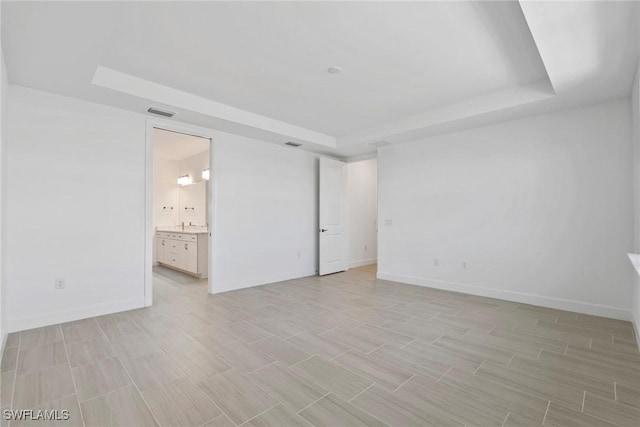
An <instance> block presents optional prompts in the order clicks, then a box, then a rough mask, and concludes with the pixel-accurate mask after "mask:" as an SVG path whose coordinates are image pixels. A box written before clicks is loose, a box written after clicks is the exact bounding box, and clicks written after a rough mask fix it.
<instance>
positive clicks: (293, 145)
mask: <svg viewBox="0 0 640 427" xmlns="http://www.w3.org/2000/svg"><path fill="white" fill-rule="evenodd" d="M284 145H288V146H290V147H300V146H301V145H302V144H299V143H297V142H293V141H288V142H285V143H284Z"/></svg>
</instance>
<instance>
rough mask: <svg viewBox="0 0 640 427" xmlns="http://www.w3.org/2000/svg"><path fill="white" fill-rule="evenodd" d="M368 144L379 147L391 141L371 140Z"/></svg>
mask: <svg viewBox="0 0 640 427" xmlns="http://www.w3.org/2000/svg"><path fill="white" fill-rule="evenodd" d="M370 145H371V146H373V147H376V148H380V147H386V146H387V145H391V143H390V142H387V141H376V142H372V143H371V144H370Z"/></svg>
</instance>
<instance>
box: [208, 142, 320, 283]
mask: <svg viewBox="0 0 640 427" xmlns="http://www.w3.org/2000/svg"><path fill="white" fill-rule="evenodd" d="M213 158H214V163H213V167H212V173H213V175H212V184H213V185H214V194H216V195H217V197H216V207H215V208H214V224H213V227H212V232H213V236H212V239H213V240H212V245H213V248H212V252H213V261H212V272H211V274H212V278H213V286H214V292H223V291H228V290H232V289H239V288H245V287H248V286H254V285H258V284H263V283H270V282H277V281H281V280H287V279H292V278H296V277H302V276H309V275H313V274H315V272H316V268H317V257H318V255H317V248H318V244H317V234H318V233H317V223H318V221H317V211H318V209H317V199H318V192H317V191H318V178H317V177H318V171H317V163H318V160H317V156H316V155H314V154H312V153H308V152H306V151H301V150H297V149H293V148H290V147H279V146H275V145H270V144H265V143H263V142H260V141H257V140H254V139H250V138H244V137H240V136H237V135H231V134H227V133H222V132H220V133H219V134H218V136H214V138H213Z"/></svg>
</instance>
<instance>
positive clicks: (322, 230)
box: [320, 228, 329, 233]
mask: <svg viewBox="0 0 640 427" xmlns="http://www.w3.org/2000/svg"><path fill="white" fill-rule="evenodd" d="M325 231H329V230H327V229H326V228H321V229H320V232H321V233H324V232H325Z"/></svg>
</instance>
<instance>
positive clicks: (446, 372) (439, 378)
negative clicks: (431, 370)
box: [436, 365, 482, 383]
mask: <svg viewBox="0 0 640 427" xmlns="http://www.w3.org/2000/svg"><path fill="white" fill-rule="evenodd" d="M480 366H482V365H480ZM480 366H478V369H479V368H480ZM452 369H453V366H449V369H447V370H446V371H445V372H444V374H442V375H440V376H439V377H438V379H437V380H436V383H439V382H440V380H441V379H443V378H444V377H445V375H447V374H448V373H449V372H450V371H451V370H452ZM474 375H475V372H474Z"/></svg>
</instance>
